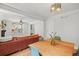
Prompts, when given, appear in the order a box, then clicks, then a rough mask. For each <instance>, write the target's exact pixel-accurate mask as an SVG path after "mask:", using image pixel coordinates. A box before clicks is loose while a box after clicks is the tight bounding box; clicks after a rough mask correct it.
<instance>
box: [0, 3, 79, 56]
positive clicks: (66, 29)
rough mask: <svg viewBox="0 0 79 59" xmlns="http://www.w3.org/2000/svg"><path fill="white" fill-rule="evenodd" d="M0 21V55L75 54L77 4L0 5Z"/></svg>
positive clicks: (76, 53)
mask: <svg viewBox="0 0 79 59" xmlns="http://www.w3.org/2000/svg"><path fill="white" fill-rule="evenodd" d="M53 6H57V7H55V8H60V9H58V10H57V11H56V9H55V10H53ZM0 18H1V20H0V33H1V34H0V36H1V37H0V55H1V56H34V54H35V52H34V50H33V51H32V50H31V49H32V48H33V47H35V48H37V51H39V54H37V53H36V56H38V55H39V56H73V55H75V56H78V55H79V51H78V47H79V40H78V39H79V36H78V35H79V33H78V32H79V31H78V29H79V28H78V23H79V20H78V18H79V3H0ZM56 39H57V40H56ZM52 49H53V50H52ZM25 52H26V53H25ZM32 52H33V54H32Z"/></svg>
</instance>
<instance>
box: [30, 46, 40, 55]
mask: <svg viewBox="0 0 79 59" xmlns="http://www.w3.org/2000/svg"><path fill="white" fill-rule="evenodd" d="M30 49H31V55H32V56H40V55H39V51H38V49H37V48H35V47H30Z"/></svg>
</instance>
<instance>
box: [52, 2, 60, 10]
mask: <svg viewBox="0 0 79 59" xmlns="http://www.w3.org/2000/svg"><path fill="white" fill-rule="evenodd" d="M60 10H61V3H55V4H53V5H51V11H60Z"/></svg>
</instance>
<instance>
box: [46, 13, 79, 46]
mask: <svg viewBox="0 0 79 59" xmlns="http://www.w3.org/2000/svg"><path fill="white" fill-rule="evenodd" d="M51 32H57V33H58V35H59V36H61V38H62V40H66V41H70V42H74V43H75V44H76V45H78V46H79V12H76V13H72V14H68V15H65V14H64V15H59V16H55V17H50V18H48V19H47V21H46V35H48V34H49V33H51Z"/></svg>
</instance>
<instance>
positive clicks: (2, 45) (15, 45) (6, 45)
mask: <svg viewBox="0 0 79 59" xmlns="http://www.w3.org/2000/svg"><path fill="white" fill-rule="evenodd" d="M37 41H39V35H31V36H24V37H13V38H12V40H11V41H8V42H0V56H4V55H9V54H11V53H14V52H17V51H19V50H22V49H25V48H27V47H28V45H29V44H32V43H34V42H37Z"/></svg>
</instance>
